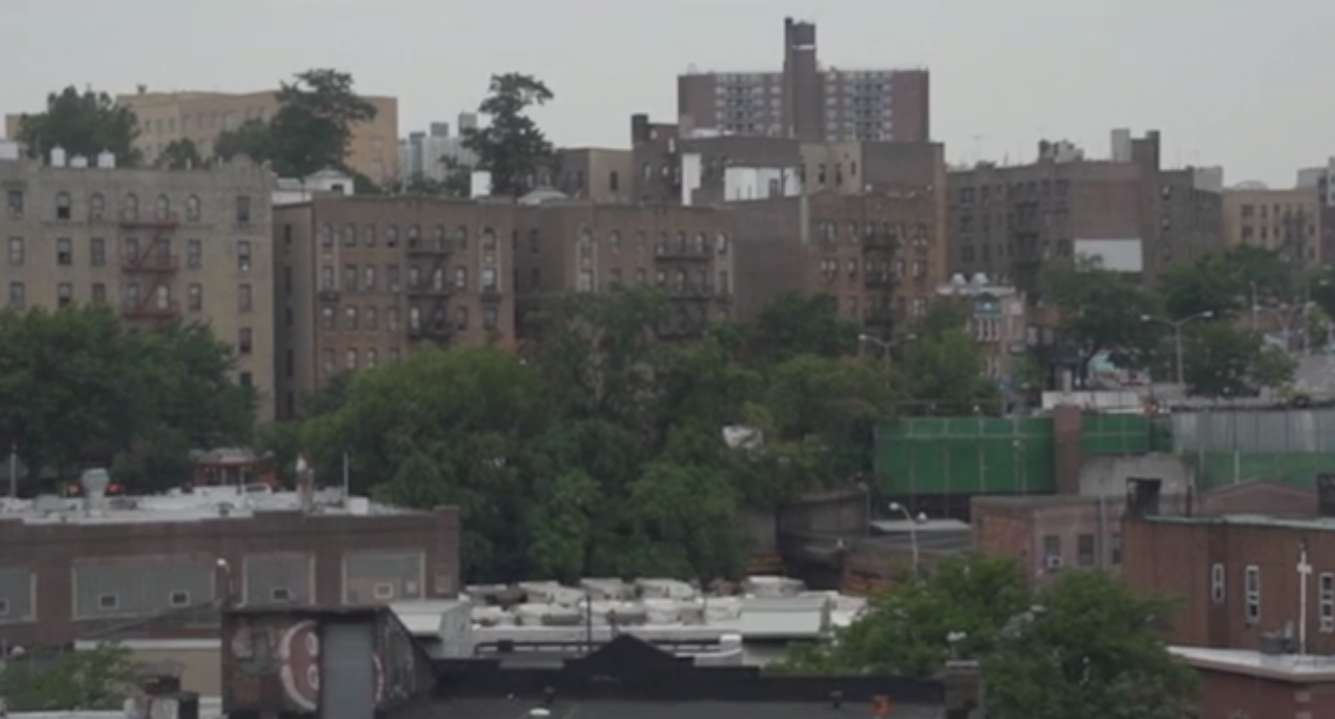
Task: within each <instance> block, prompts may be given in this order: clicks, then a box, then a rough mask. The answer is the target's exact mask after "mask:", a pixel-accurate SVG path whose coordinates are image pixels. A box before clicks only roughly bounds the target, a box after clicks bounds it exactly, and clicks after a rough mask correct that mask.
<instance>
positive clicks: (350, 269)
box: [343, 265, 357, 292]
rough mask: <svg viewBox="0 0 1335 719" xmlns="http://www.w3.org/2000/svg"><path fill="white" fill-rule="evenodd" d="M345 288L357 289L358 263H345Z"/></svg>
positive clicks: (352, 290) (350, 290) (353, 290)
mask: <svg viewBox="0 0 1335 719" xmlns="http://www.w3.org/2000/svg"><path fill="white" fill-rule="evenodd" d="M343 289H345V290H347V291H349V292H356V291H357V265H343Z"/></svg>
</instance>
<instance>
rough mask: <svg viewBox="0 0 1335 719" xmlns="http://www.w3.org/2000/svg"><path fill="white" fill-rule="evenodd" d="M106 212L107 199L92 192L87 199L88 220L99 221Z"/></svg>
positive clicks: (100, 194) (98, 193)
mask: <svg viewBox="0 0 1335 719" xmlns="http://www.w3.org/2000/svg"><path fill="white" fill-rule="evenodd" d="M106 212H107V198H106V197H105V196H104V195H103V194H102V193H100V192H94V193H93V196H92V197H90V198H88V219H90V220H100V219H102V216H103V215H105V214H106Z"/></svg>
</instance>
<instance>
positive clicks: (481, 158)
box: [464, 72, 554, 197]
mask: <svg viewBox="0 0 1335 719" xmlns="http://www.w3.org/2000/svg"><path fill="white" fill-rule="evenodd" d="M487 92H488V94H487V97H486V99H484V100H483V101H482V104H481V105H479V106H478V110H479V111H480V112H482V113H483V114H485V115H487V116H489V117H490V118H491V123H490V124H489V125H488V126H487V127H485V128H482V129H480V130H479V129H469V130H467V131H466V132H465V134H464V146H465V147H467V148H468V149H470V150H472V151H473V152H476V153H477V156H478V169H482V170H487V171H489V172H490V173H491V191H492V194H494V195H498V196H513V197H518V196H520V195H523V194H524V193H526V192H528V191H529V190H531V189H533V186H534V183H535V181H536V177H537V174H538V172H539V169H540V168H542V167H543V166H545V165H546V164H547V163H548V162H550V160H551V157H552V144H551V143H550V142H548V141H547V138H546V136H544V135H543V134H542V130H540V129H538V125H537V123H535V122H534V121H533V119H532V118H530V117H528V115H527V114H525V111H526V110H527V109H528V108H530V107H532V106H534V105H542V104H544V103H546V102H548V101H550V100H551V99H552V98H553V97H554V95H552V91H551V90H549V89H548V88H547V86H546V85H545V84H543V82H542V81H541V80H539V79H537V78H535V77H532V76H530V75H522V74H520V73H514V72H512V73H506V74H504V75H492V76H491V85H490V87H489V88H488V91H487Z"/></svg>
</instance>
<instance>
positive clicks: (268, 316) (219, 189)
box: [0, 143, 274, 419]
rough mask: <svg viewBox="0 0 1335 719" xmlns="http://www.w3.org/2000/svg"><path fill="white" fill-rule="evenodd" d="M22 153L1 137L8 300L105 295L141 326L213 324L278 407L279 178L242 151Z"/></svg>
mask: <svg viewBox="0 0 1335 719" xmlns="http://www.w3.org/2000/svg"><path fill="white" fill-rule="evenodd" d="M51 159H52V162H50V163H45V162H42V161H40V160H30V159H27V158H20V157H19V156H18V152H17V146H16V145H14V144H12V143H8V144H7V143H0V191H2V192H3V194H4V196H5V206H4V210H3V212H0V238H3V241H4V242H5V250H6V257H5V260H4V261H3V262H0V284H3V286H4V287H5V288H6V292H7V295H6V297H7V305H8V306H9V307H12V308H16V309H23V308H27V307H46V308H57V307H63V306H66V305H69V304H78V303H103V304H107V305H109V306H111V307H116V308H119V310H120V314H121V316H122V317H123V318H124V319H125V320H126V321H127V322H130V323H132V324H135V325H142V326H153V325H157V324H160V323H164V322H170V321H173V320H181V321H184V322H203V323H206V324H208V325H209V326H210V327H211V328H212V330H213V332H214V334H215V336H217V338H218V339H219V340H220V341H222V342H224V343H227V344H228V345H230V346H231V347H232V348H233V349H234V350H235V351H236V356H237V370H236V372H237V379H238V381H239V382H241V383H242V384H248V385H250V386H253V387H254V388H255V389H256V391H257V392H258V394H259V398H260V405H259V406H260V417H261V419H264V418H268V417H271V416H272V406H273V404H272V402H273V394H272V393H273V387H274V384H273V263H272V257H271V253H270V243H271V241H272V240H271V237H272V233H271V230H270V211H269V193H270V192H271V190H272V185H273V178H272V175H271V174H270V173H269V172H268V171H267V170H265V169H264V168H262V167H260V166H258V165H255V164H254V163H251V162H249V161H246V160H241V159H238V160H237V161H234V162H229V163H223V164H220V165H217V166H215V167H213V168H211V169H208V170H188V171H186V170H182V171H159V170H145V169H123V168H117V167H115V159H114V158H113V157H112V156H111V155H110V154H109V153H103V155H102V156H101V157H99V158H82V157H69V158H66V157H65V156H64V153H63V152H53V154H52V158H51Z"/></svg>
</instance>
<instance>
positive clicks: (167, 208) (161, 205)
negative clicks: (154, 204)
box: [157, 195, 172, 222]
mask: <svg viewBox="0 0 1335 719" xmlns="http://www.w3.org/2000/svg"><path fill="white" fill-rule="evenodd" d="M171 214H172V203H171V200H169V199H167V196H166V195H158V214H157V217H158V221H159V222H166V221H167V219H168V218H170V217H171Z"/></svg>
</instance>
